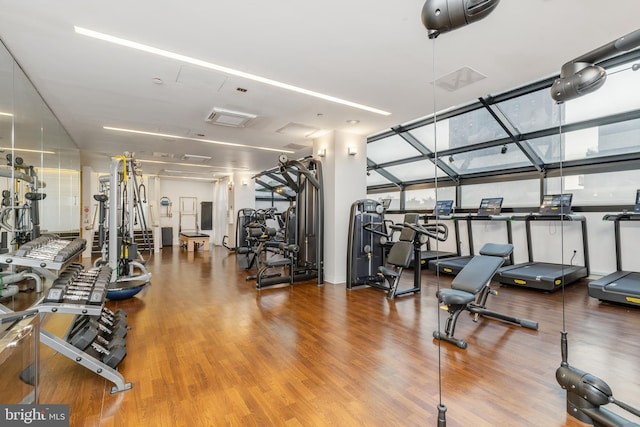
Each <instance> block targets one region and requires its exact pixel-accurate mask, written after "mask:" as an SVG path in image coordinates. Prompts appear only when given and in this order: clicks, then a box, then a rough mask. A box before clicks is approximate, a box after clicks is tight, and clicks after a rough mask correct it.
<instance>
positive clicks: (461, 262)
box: [429, 197, 513, 275]
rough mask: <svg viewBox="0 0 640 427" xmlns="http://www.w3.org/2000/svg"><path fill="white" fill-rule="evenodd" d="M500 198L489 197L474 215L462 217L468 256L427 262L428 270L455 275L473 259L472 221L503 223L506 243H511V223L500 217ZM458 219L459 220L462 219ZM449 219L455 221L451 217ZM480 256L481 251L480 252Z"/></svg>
mask: <svg viewBox="0 0 640 427" xmlns="http://www.w3.org/2000/svg"><path fill="white" fill-rule="evenodd" d="M502 201H503V198H502V197H489V198H484V199H482V200H481V201H480V207H479V208H478V212H477V214H476V215H467V216H465V217H463V218H464V219H466V221H467V233H468V238H469V255H465V256H457V257H451V258H445V259H435V260H431V261H429V270H432V271H435V272H439V273H442V274H453V275H456V274H458V273H459V272H460V270H462V269H463V268H464V266H465V265H467V263H468V262H469V261H470V260H471V258H473V257H474V255H475V251H474V248H473V232H472V226H471V224H472V223H473V221H504V223H505V224H506V229H507V243H513V239H512V234H511V221H510V219H511V218H509V217H508V216H504V215H500V212H501V210H502ZM463 218H459V219H463ZM451 219H453V220H456V218H454V217H452V218H451ZM480 255H483V254H482V251H480ZM508 264H513V252H512V253H511V254H509V261H508Z"/></svg>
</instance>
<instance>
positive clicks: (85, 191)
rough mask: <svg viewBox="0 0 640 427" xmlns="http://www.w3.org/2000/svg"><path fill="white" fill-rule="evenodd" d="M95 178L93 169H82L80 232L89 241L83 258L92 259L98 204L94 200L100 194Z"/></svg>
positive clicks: (85, 167) (84, 167)
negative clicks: (94, 221)
mask: <svg viewBox="0 0 640 427" xmlns="http://www.w3.org/2000/svg"><path fill="white" fill-rule="evenodd" d="M94 176H95V172H94V171H93V169H92V168H90V167H89V166H83V167H82V184H81V188H82V229H81V230H80V237H81V238H83V239H85V240H86V241H87V247H86V249H85V250H84V252H83V253H82V258H91V247H92V246H93V234H94V229H93V227H92V224H93V216H94V214H96V205H97V203H98V202H96V201H95V200H93V195H94V194H96V193H97V192H98V190H97V187H96V185H95V179H94ZM96 222H97V219H96Z"/></svg>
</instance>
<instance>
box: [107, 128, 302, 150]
mask: <svg viewBox="0 0 640 427" xmlns="http://www.w3.org/2000/svg"><path fill="white" fill-rule="evenodd" d="M102 128H103V129H105V130H113V131H116V132H127V133H135V134H138V135H149V136H159V137H161V138H175V139H184V140H188V141H196V142H206V143H208V144H218V145H227V146H229V147H241V148H253V149H255V150H265V151H276V152H278V153H290V154H293V153H294V151H288V150H281V149H279V148H266V147H254V146H252V145H245V144H236V143H233V142H223V141H214V140H213V139H202V138H189V137H187V136H179V135H169V134H166V133H157V132H147V131H144V130H135V129H124V128H114V127H111V126H102Z"/></svg>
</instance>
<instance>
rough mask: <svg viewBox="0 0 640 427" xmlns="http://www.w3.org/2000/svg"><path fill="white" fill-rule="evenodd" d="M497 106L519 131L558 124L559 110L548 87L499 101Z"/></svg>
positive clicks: (535, 129) (534, 129)
mask: <svg viewBox="0 0 640 427" xmlns="http://www.w3.org/2000/svg"><path fill="white" fill-rule="evenodd" d="M497 107H498V108H499V109H500V111H501V112H502V113H503V114H504V115H505V117H506V118H507V120H509V123H511V125H513V126H514V127H515V128H516V129H517V130H518V132H519V133H528V132H535V131H538V130H542V129H549V128H551V127H554V126H558V125H559V124H560V112H559V110H558V106H557V105H556V103H555V101H554V100H553V99H552V98H551V95H550V94H549V88H544V89H541V90H538V91H536V92H532V93H528V94H526V95H522V96H518V97H516V98H513V99H509V100H508V101H504V102H500V103H498V104H497Z"/></svg>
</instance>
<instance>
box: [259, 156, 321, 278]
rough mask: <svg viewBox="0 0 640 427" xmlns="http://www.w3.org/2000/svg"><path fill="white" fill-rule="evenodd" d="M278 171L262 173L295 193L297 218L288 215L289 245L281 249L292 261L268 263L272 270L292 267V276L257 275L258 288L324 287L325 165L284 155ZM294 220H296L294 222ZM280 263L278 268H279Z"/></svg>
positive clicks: (287, 242)
mask: <svg viewBox="0 0 640 427" xmlns="http://www.w3.org/2000/svg"><path fill="white" fill-rule="evenodd" d="M278 161H279V165H278V167H277V168H275V169H272V170H268V171H264V172H261V173H260V174H258V175H256V176H254V178H259V177H260V176H262V175H268V176H270V177H276V178H277V181H279V182H282V183H283V184H284V185H286V186H287V187H288V188H290V189H291V190H292V191H293V192H294V193H295V199H294V200H293V203H292V205H293V206H294V207H295V215H293V214H292V213H291V211H290V212H288V213H287V215H286V219H285V229H286V232H285V234H286V236H285V245H284V246H282V247H280V245H278V250H279V251H280V255H282V256H284V257H286V258H288V259H289V261H286V262H284V261H280V260H266V261H265V263H264V266H265V267H267V268H268V269H271V268H275V267H283V266H285V267H289V272H288V274H277V275H275V274H263V273H264V269H261V270H263V271H262V273H261V274H258V276H257V282H256V288H257V289H262V288H266V287H269V286H274V285H278V284H281V283H289V284H293V283H295V282H302V281H307V280H313V279H316V281H317V284H318V285H322V284H324V187H323V179H322V163H321V162H320V161H319V160H317V159H314V158H313V157H311V156H309V157H305V158H303V159H300V160H289V159H288V158H287V156H286V155H284V154H282V155H280V157H279V159H278ZM291 221H294V222H293V223H292V222H291ZM276 264H277V265H276Z"/></svg>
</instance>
